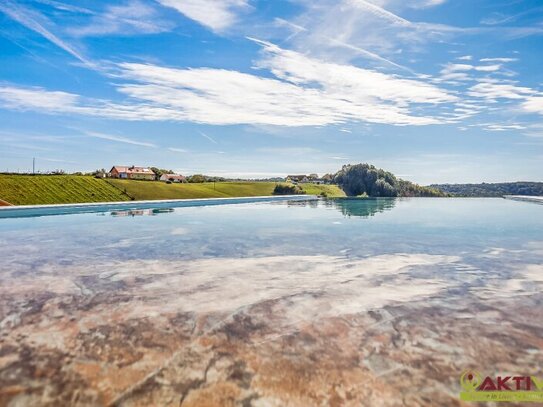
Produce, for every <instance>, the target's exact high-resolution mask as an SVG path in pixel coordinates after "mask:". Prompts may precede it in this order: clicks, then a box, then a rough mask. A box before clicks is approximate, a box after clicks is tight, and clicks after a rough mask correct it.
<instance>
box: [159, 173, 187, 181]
mask: <svg viewBox="0 0 543 407" xmlns="http://www.w3.org/2000/svg"><path fill="white" fill-rule="evenodd" d="M160 180H161V181H165V182H168V181H170V182H187V180H186V178H185V177H184V176H182V175H179V174H162V175H161V176H160Z"/></svg>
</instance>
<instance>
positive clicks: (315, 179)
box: [286, 174, 326, 185]
mask: <svg viewBox="0 0 543 407" xmlns="http://www.w3.org/2000/svg"><path fill="white" fill-rule="evenodd" d="M286 181H287V182H292V183H293V184H297V183H299V182H310V183H312V184H317V185H320V184H325V183H326V181H325V180H324V179H323V178H319V176H318V174H309V175H289V176H287V178H286Z"/></svg>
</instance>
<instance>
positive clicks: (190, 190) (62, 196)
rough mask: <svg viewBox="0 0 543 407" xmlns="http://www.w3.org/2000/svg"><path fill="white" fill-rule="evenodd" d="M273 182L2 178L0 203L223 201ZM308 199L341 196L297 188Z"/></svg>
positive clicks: (323, 188) (327, 188)
mask: <svg viewBox="0 0 543 407" xmlns="http://www.w3.org/2000/svg"><path fill="white" fill-rule="evenodd" d="M275 185H276V183H275V182H252V181H246V182H217V183H215V184H214V183H213V182H205V183H201V184H200V183H198V184H166V183H165V182H159V181H132V180H120V179H105V180H103V179H96V178H93V177H90V176H82V175H2V174H0V200H4V201H7V202H9V203H11V204H13V205H37V204H61V203H82V202H112V201H128V200H155V199H190V198H224V197H240V196H264V195H272V193H273V189H274V187H275ZM300 186H301V187H302V189H303V190H304V191H305V193H306V194H308V195H320V194H321V193H322V192H324V193H326V195H327V196H329V197H339V196H345V194H344V193H343V191H342V190H341V189H339V188H338V187H337V186H336V185H314V184H300Z"/></svg>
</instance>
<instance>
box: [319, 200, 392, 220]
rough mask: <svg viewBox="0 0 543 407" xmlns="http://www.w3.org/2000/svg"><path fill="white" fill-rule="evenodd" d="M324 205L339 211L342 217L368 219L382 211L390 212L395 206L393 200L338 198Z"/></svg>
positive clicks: (327, 201)
mask: <svg viewBox="0 0 543 407" xmlns="http://www.w3.org/2000/svg"><path fill="white" fill-rule="evenodd" d="M324 205H325V206H326V207H329V208H334V209H337V210H339V211H340V212H341V213H342V214H343V215H344V216H349V217H350V216H356V217H361V218H368V217H370V216H373V215H375V214H376V213H381V212H384V211H388V210H391V209H392V208H394V206H395V205H396V199H394V198H375V199H371V198H369V199H366V198H365V199H360V198H339V199H327V200H325V201H324Z"/></svg>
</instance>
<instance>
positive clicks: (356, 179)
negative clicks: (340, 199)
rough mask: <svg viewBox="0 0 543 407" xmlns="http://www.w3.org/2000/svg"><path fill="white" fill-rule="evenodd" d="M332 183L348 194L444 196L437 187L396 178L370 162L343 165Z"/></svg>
mask: <svg viewBox="0 0 543 407" xmlns="http://www.w3.org/2000/svg"><path fill="white" fill-rule="evenodd" d="M334 183H335V184H338V185H339V186H340V187H341V188H342V189H343V191H345V193H346V194H347V195H349V196H359V195H368V196H375V197H394V196H445V194H444V193H443V192H441V191H439V190H437V189H434V188H428V187H421V186H420V185H417V184H414V183H412V182H409V181H405V180H402V179H399V178H396V176H395V175H394V174H392V173H391V172H388V171H385V170H382V169H380V168H375V167H374V166H373V165H370V164H356V165H344V166H343V167H342V168H341V170H339V171H338V172H337V173H336V175H334Z"/></svg>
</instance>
